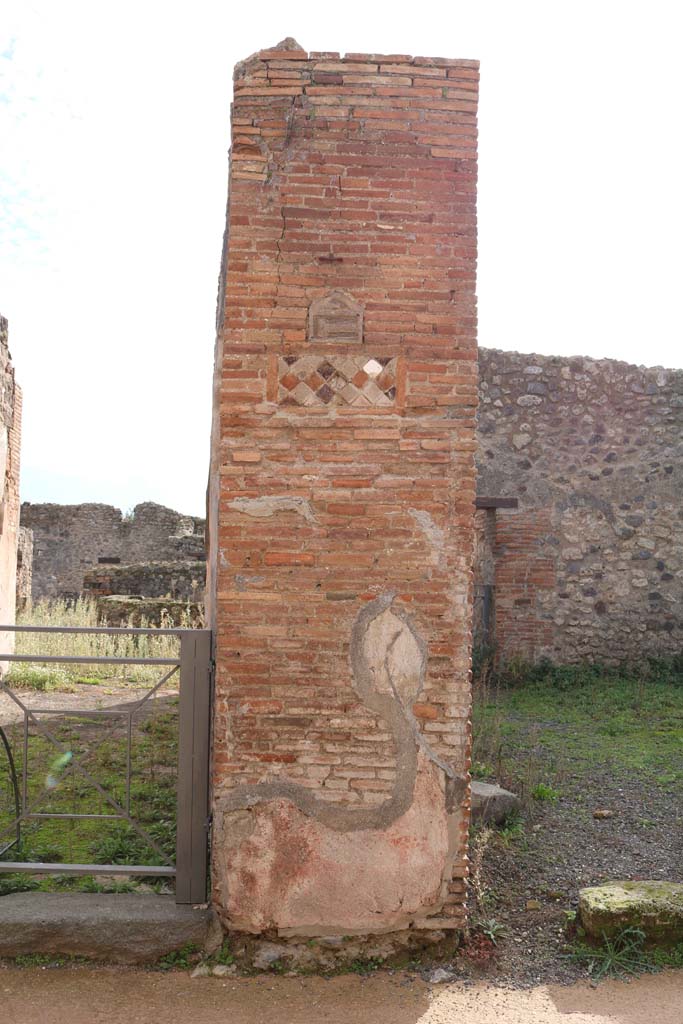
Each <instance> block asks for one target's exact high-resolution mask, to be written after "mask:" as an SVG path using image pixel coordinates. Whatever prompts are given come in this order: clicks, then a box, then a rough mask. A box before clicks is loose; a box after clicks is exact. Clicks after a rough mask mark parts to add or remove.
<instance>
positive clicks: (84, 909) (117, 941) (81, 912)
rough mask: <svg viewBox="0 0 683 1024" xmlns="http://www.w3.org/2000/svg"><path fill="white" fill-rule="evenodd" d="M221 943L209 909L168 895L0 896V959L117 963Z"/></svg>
mask: <svg viewBox="0 0 683 1024" xmlns="http://www.w3.org/2000/svg"><path fill="white" fill-rule="evenodd" d="M221 941H222V932H221V929H220V925H219V924H218V921H217V919H216V917H215V915H214V913H213V911H211V910H209V909H195V908H194V907H190V906H179V905H177V904H176V902H175V900H174V899H173V897H172V896H157V895H151V894H150V895H147V894H144V895H143V894H135V893H103V894H100V893H97V894H95V893H93V894H91V893H37V892H29V893H13V894H12V895H10V896H3V897H2V898H0V957H15V956H25V955H30V954H32V953H46V954H54V955H55V956H81V957H87V958H88V959H92V960H102V961H110V962H113V963H119V964H138V963H152V962H154V961H155V960H158V959H159V958H160V957H162V956H165V955H166V954H168V953H172V952H173V951H174V950H177V949H182V947H183V946H186V945H188V944H189V943H192V944H193V945H195V946H197V947H198V948H199V949H205V950H206V951H207V952H211V951H213V950H215V949H216V948H218V946H219V945H220V943H221Z"/></svg>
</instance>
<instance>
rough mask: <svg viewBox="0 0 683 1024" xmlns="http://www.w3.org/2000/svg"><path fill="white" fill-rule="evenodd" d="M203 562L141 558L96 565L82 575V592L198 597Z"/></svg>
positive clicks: (201, 595)
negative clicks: (136, 561) (134, 561)
mask: <svg viewBox="0 0 683 1024" xmlns="http://www.w3.org/2000/svg"><path fill="white" fill-rule="evenodd" d="M205 577H206V562H143V563H142V564H140V565H100V566H98V567H97V568H96V569H88V570H87V572H86V573H85V574H84V576H83V593H84V594H91V595H97V596H100V597H106V596H109V595H114V594H115V595H131V594H138V595H140V596H143V597H169V598H172V599H173V600H174V601H202V600H203V598H204V586H205Z"/></svg>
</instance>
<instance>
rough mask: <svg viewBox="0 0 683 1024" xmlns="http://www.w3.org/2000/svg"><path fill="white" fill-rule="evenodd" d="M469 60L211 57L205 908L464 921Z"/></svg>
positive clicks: (313, 922) (471, 325) (471, 334)
mask: <svg viewBox="0 0 683 1024" xmlns="http://www.w3.org/2000/svg"><path fill="white" fill-rule="evenodd" d="M477 77H478V73H477V65H476V63H474V62H471V61H458V60H432V59H428V58H410V57H405V56H387V57H384V56H377V55H354V54H350V55H347V56H346V57H345V58H343V59H340V58H339V55H338V54H336V53H317V54H310V55H309V54H307V53H305V52H304V51H303V50H301V49H300V48H298V47H297V46H296V44H293V43H292V42H291V41H288V42H287V43H286V44H285V45H284V48H283V47H281V48H280V49H279V50H275V51H265V52H262V53H261V54H259V55H256V56H255V57H253V58H250V59H249V60H248V61H247V62H245V63H244V64H242V65H239V66H238V68H237V69H236V76H235V102H234V106H233V119H232V159H231V175H230V200H229V221H228V230H227V233H226V245H225V255H224V265H223V274H222V288H221V296H220V300H219V333H218V343H217V355H216V376H215V399H214V429H213V444H212V469H211V490H210V509H211V516H210V530H209V534H210V542H211V548H210V550H211V559H210V576H211V580H212V587H210V588H209V589H210V592H212V593H213V600H212V602H211V615H212V619H213V623H214V625H215V627H216V630H217V633H216V662H217V677H216V701H215V732H214V777H213V789H214V831H213V842H212V851H213V876H214V900H215V903H216V906H217V908H218V910H219V912H220V914H221V916H222V918H223V920H224V922H225V923H226V924H227V925H228V926H230V927H232V928H237V929H240V930H245V931H252V932H261V931H264V930H266V929H275V930H277V932H278V933H279V934H280V935H286V936H290V935H307V934H308V935H320V934H332V935H349V934H358V933H367V932H371V933H372V932H385V931H394V930H400V929H406V928H407V927H408V926H410V925H412V926H414V927H415V928H432V929H438V928H452V927H458V926H461V925H462V924H463V920H464V908H463V902H464V875H465V872H466V858H465V849H466V834H467V824H468V785H467V767H468V764H469V735H468V717H469V687H468V669H469V658H470V608H471V587H470V581H471V572H470V566H471V560H472V544H473V511H474V490H475V485H474V465H473V452H474V445H475V441H474V412H475V405H476V391H477V388H476V381H477V378H476V340H475V296H474V286H475V259H476V229H475V174H476V148H475V147H476V142H475V120H476V102H477V91H476V90H477Z"/></svg>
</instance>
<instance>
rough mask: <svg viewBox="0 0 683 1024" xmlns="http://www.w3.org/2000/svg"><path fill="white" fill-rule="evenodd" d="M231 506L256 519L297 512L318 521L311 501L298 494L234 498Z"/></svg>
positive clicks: (310, 519)
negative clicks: (279, 513)
mask: <svg viewBox="0 0 683 1024" xmlns="http://www.w3.org/2000/svg"><path fill="white" fill-rule="evenodd" d="M229 506H230V508H234V509H236V510H237V511H238V512H244V514H245V515H247V516H253V517H254V518H255V519H267V518H268V517H269V516H274V515H276V514H277V513H278V512H296V513H297V515H300V516H303V517H304V519H305V520H306V521H307V522H309V523H315V522H317V519H316V515H315V512H314V511H313V508H312V506H311V503H310V501H308V500H307V499H306V498H300V497H298V496H297V495H290V494H271V495H268V494H267V495H263V496H262V497H260V498H234V499H233V500H232V501H231V502H230V503H229Z"/></svg>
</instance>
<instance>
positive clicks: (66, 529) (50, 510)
mask: <svg viewBox="0 0 683 1024" xmlns="http://www.w3.org/2000/svg"><path fill="white" fill-rule="evenodd" d="M21 524H22V526H24V527H27V528H29V529H31V530H32V531H33V538H34V552H33V584H32V597H33V600H34V601H37V600H39V599H40V598H47V597H76V596H78V595H79V594H80V593H81V592H82V590H83V576H84V573H85V572H86V571H87V570H88V569H91V568H93V567H95V566H97V565H98V564H102V563H104V564H107V562H108V561H109V560H117V561H118V562H120V563H122V564H131V563H135V564H139V563H141V562H175V561H199V560H202V559H203V558H204V520H203V519H198V518H196V517H194V516H184V515H182V514H181V513H179V512H174V511H173V510H172V509H170V508H165V507H164V506H163V505H156V504H154V503H153V502H144V503H143V504H141V505H136V507H135V509H134V510H133V513H132V515H131V516H124V515H123V513H122V512H121V511H120V510H119V509H117V508H113V507H112V506H111V505H97V504H85V505H52V504H47V505H40V504H35V505H34V504H30V503H29V502H24V504H23V505H22V506H21ZM152 596H154V595H152Z"/></svg>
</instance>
